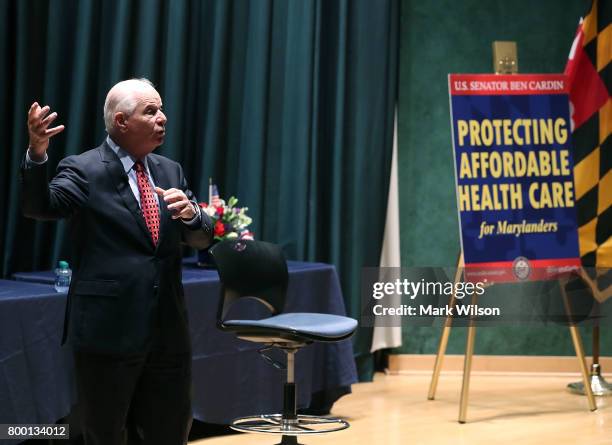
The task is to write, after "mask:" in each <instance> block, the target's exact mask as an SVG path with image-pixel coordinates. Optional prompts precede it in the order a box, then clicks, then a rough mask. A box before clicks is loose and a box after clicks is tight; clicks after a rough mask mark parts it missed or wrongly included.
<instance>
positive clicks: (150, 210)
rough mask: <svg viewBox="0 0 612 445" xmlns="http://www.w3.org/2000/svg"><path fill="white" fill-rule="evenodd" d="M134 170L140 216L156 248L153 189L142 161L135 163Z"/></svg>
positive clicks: (155, 199) (157, 218)
mask: <svg viewBox="0 0 612 445" xmlns="http://www.w3.org/2000/svg"><path fill="white" fill-rule="evenodd" d="M134 170H136V180H137V181H136V182H137V183H138V192H139V193H140V209H141V210H142V216H143V217H144V220H145V223H146V225H147V228H148V229H149V232H150V233H151V238H153V244H154V245H156V246H157V240H158V239H159V206H158V202H157V196H156V195H155V192H154V191H153V187H151V183H150V182H149V178H148V177H147V172H146V171H145V168H144V165H143V164H142V161H136V163H135V164H134Z"/></svg>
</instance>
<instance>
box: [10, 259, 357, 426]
mask: <svg viewBox="0 0 612 445" xmlns="http://www.w3.org/2000/svg"><path fill="white" fill-rule="evenodd" d="M53 277H54V276H53V274H52V273H51V272H32V273H19V274H15V275H14V278H15V279H16V280H20V281H7V280H0V423H52V422H55V421H57V420H58V419H60V418H62V417H64V416H66V415H67V414H68V413H69V412H70V408H71V405H72V404H73V403H74V402H75V399H76V393H75V388H74V384H73V374H72V373H73V371H72V356H71V353H70V350H69V349H68V348H62V347H60V337H61V332H62V323H63V317H64V306H65V298H66V296H65V294H58V293H56V292H55V291H54V289H53V287H52V286H51V285H50V284H48V283H52V282H53ZM289 277H290V278H289V288H288V293H287V307H286V310H287V311H289V312H322V313H331V314H344V313H345V308H344V303H343V300H342V295H341V292H340V286H339V283H338V278H337V275H336V272H335V269H334V268H333V266H330V265H326V264H320V263H299V262H289ZM26 280H27V281H26ZM28 281H29V282H28ZM36 282H38V283H47V284H37V283H36ZM183 286H184V288H185V299H186V302H187V306H188V310H189V320H190V329H191V337H192V346H193V385H194V400H193V411H194V417H195V418H196V419H198V420H201V421H204V422H210V423H221V424H227V423H229V422H230V421H231V419H233V418H234V417H238V416H245V415H250V414H255V413H271V412H280V411H281V409H282V382H283V380H284V377H285V376H284V372H282V371H279V370H277V369H276V368H273V367H272V366H270V365H269V364H268V363H267V362H265V361H264V360H263V359H262V358H261V357H260V356H259V354H258V353H257V349H259V348H260V347H261V345H259V344H257V343H251V342H246V341H242V340H238V339H236V338H235V337H234V336H233V335H232V334H229V333H224V332H221V331H219V330H218V329H217V328H216V314H217V303H218V298H219V277H218V274H217V272H216V271H214V270H202V269H199V268H196V267H195V266H194V264H193V262H192V261H187V262H186V264H185V267H184V270H183ZM281 357H282V356H281V355H279V356H278V358H279V359H280V358H281ZM296 381H297V384H298V405H299V407H302V408H304V407H308V406H310V404H311V400H312V399H313V397H314V398H316V400H317V403H319V404H320V403H323V404H325V403H327V404H329V405H330V406H331V403H333V402H334V401H335V400H336V399H337V398H338V397H340V396H341V395H343V394H346V393H347V392H350V385H351V384H352V383H355V382H356V381H357V374H356V370H355V363H354V360H353V353H352V346H351V342H350V340H345V341H342V342H338V343H332V344H327V345H323V344H313V345H310V346H307V347H305V348H304V349H303V350H301V351H300V352H299V353H298V354H297V356H296Z"/></svg>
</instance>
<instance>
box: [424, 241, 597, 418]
mask: <svg viewBox="0 0 612 445" xmlns="http://www.w3.org/2000/svg"><path fill="white" fill-rule="evenodd" d="M464 266H465V262H464V259H463V253H461V255H460V256H459V260H458V261H457V271H456V273H455V279H454V280H455V283H457V282H458V281H460V280H461V277H462V275H463V273H462V270H463V268H464ZM453 289H454V287H453ZM561 292H562V296H563V303H564V306H565V310H566V313H567V314H568V315H569V316H571V313H572V312H571V308H570V306H569V299H568V297H567V294H566V291H565V287H564V286H561ZM455 301H456V299H455V295H454V293H453V294H452V295H451V297H450V301H449V305H450V306H451V307H453V306H454V304H455ZM475 303H476V295H475V294H474V295H473V296H472V304H475ZM451 325H452V317H451V316H447V317H446V320H445V322H444V328H443V330H442V335H441V337H440V343H439V344H438V353H437V355H436V361H435V363H434V369H433V375H432V377H431V383H430V385H429V392H428V394H427V399H428V400H434V399H435V396H436V389H437V387H438V380H439V378H440V371H441V369H442V361H443V360H444V354H445V353H446V347H447V345H448V338H449V337H450V331H451ZM569 330H570V335H571V337H572V342H573V343H574V349H575V351H576V358H577V359H578V363H579V365H580V372H581V373H582V381H583V383H584V388H585V392H586V396H587V399H588V402H589V409H590V410H591V411H595V410H596V409H597V404H596V403H595V397H594V396H593V391H591V384H590V379H589V372H588V370H587V365H586V359H585V356H584V347H583V345H582V337H581V336H580V332H579V331H578V328H577V327H576V325H575V324H574V323H571V322H570V326H569ZM475 339H476V326H475V324H474V321H473V319H470V324H469V326H468V334H467V342H466V346H465V360H464V362H463V383H462V386H461V399H460V403H459V419H458V421H459V423H465V422H466V419H467V407H468V395H469V392H470V375H471V372H472V358H473V356H474V341H475Z"/></svg>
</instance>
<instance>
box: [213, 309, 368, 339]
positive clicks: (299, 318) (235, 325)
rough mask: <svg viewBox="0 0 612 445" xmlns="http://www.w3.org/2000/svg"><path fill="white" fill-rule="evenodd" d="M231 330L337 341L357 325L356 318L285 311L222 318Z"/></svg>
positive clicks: (350, 332) (348, 334) (351, 331)
mask: <svg viewBox="0 0 612 445" xmlns="http://www.w3.org/2000/svg"><path fill="white" fill-rule="evenodd" d="M223 325H224V326H225V327H226V328H229V329H231V330H234V331H235V330H243V329H244V330H247V331H252V330H259V329H263V330H265V332H268V333H269V332H279V333H290V334H293V335H296V336H303V337H304V338H306V339H316V340H318V341H326V340H327V341H338V339H342V338H344V337H347V336H350V335H351V334H352V333H353V332H354V331H355V328H356V327H357V320H354V319H352V318H349V317H344V316H342V315H332V314H318V313H310V312H308V313H303V312H287V313H284V314H279V315H275V316H273V317H268V318H264V319H261V320H224V321H223Z"/></svg>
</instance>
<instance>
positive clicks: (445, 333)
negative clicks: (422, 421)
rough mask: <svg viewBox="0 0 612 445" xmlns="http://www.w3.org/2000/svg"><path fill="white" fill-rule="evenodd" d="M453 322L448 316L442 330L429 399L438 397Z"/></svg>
mask: <svg viewBox="0 0 612 445" xmlns="http://www.w3.org/2000/svg"><path fill="white" fill-rule="evenodd" d="M451 322H452V318H450V317H446V322H445V324H444V329H443V330H442V336H441V337H440V344H439V345H438V354H437V355H436V362H435V364H434V369H433V375H432V376H431V383H430V384H429V393H428V394H427V399H428V400H433V399H435V397H436V389H437V388H438V379H439V378H440V371H441V370H442V362H443V361H444V354H446V347H447V345H448V338H449V337H450V331H451Z"/></svg>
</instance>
